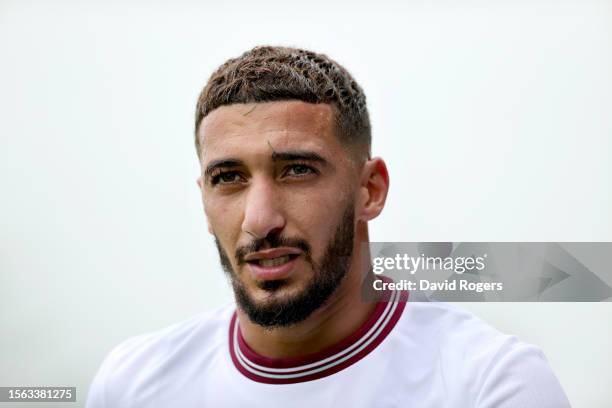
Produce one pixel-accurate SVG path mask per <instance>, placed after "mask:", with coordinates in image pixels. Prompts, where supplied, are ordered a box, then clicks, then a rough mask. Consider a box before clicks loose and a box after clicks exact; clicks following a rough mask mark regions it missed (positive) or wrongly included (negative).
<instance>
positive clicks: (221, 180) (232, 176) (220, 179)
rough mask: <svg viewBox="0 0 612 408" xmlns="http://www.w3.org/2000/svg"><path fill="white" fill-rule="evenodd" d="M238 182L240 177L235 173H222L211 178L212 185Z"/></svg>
mask: <svg viewBox="0 0 612 408" xmlns="http://www.w3.org/2000/svg"><path fill="white" fill-rule="evenodd" d="M239 181H240V175H239V174H238V172H235V171H224V172H221V173H219V174H217V175H215V176H213V178H212V180H211V182H212V184H233V183H237V182H239Z"/></svg>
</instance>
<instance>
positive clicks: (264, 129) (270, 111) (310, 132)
mask: <svg viewBox="0 0 612 408" xmlns="http://www.w3.org/2000/svg"><path fill="white" fill-rule="evenodd" d="M334 117H335V116H334V110H333V109H332V107H331V105H329V104H312V103H307V102H302V101H282V102H265V103H249V104H233V105H228V106H222V107H219V108H217V109H215V110H214V111H212V112H211V113H210V114H208V115H207V116H206V117H205V118H204V120H203V121H202V123H201V124H200V128H199V129H198V138H199V140H200V146H201V149H202V152H201V153H202V160H203V161H208V160H211V159H213V158H214V157H211V156H218V155H224V154H226V155H227V154H229V155H234V156H240V155H244V154H251V153H253V154H254V153H257V152H259V151H261V150H262V149H264V150H265V151H266V152H267V153H269V152H270V148H273V149H281V148H287V149H295V148H299V149H312V150H317V151H328V152H330V151H331V152H333V151H336V150H338V149H341V145H340V142H339V140H338V138H337V137H336V135H335V126H334Z"/></svg>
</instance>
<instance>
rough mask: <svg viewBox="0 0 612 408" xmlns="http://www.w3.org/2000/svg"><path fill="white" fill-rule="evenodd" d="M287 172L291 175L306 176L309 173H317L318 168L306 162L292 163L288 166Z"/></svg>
mask: <svg viewBox="0 0 612 408" xmlns="http://www.w3.org/2000/svg"><path fill="white" fill-rule="evenodd" d="M285 174H286V175H288V176H290V177H291V176H293V177H304V176H307V175H309V174H316V170H315V169H313V168H312V167H310V166H308V165H306V164H292V165H291V166H288V168H287V171H286V172H285Z"/></svg>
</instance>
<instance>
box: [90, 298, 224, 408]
mask: <svg viewBox="0 0 612 408" xmlns="http://www.w3.org/2000/svg"><path fill="white" fill-rule="evenodd" d="M233 312H234V305H233V303H232V304H226V305H223V306H221V307H218V308H216V309H213V310H211V311H208V312H205V313H200V314H198V315H196V316H193V317H191V318H189V319H186V320H184V321H182V322H179V323H176V324H173V325H171V326H168V327H166V328H163V329H161V330H157V331H154V332H150V333H146V334H141V335H137V336H133V337H130V338H128V339H126V340H124V341H122V342H121V343H119V344H118V345H116V346H115V347H113V348H112V349H111V351H110V352H109V353H108V354H107V355H106V357H105V359H104V361H103V362H102V364H101V366H100V368H99V369H98V372H97V374H96V376H95V378H94V380H93V382H92V384H91V386H90V389H89V392H88V398H87V405H86V406H87V407H88V408H98V407H106V406H111V405H112V403H111V402H112V401H117V400H120V399H122V397H124V395H121V394H124V393H126V392H128V390H129V389H134V388H137V387H138V384H137V383H140V384H142V383H146V382H149V381H152V380H153V381H156V380H159V379H160V377H166V376H171V375H173V374H175V373H177V372H181V371H186V370H187V371H188V370H189V369H190V367H191V366H192V365H194V364H200V365H201V364H206V361H207V360H210V359H212V358H214V356H215V354H216V353H217V352H218V350H219V349H220V348H222V347H224V346H225V344H226V343H227V336H228V331H227V330H228V325H229V321H230V319H231V315H232V313H233Z"/></svg>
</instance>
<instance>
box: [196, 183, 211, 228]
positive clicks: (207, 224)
mask: <svg viewBox="0 0 612 408" xmlns="http://www.w3.org/2000/svg"><path fill="white" fill-rule="evenodd" d="M196 183H197V184H198V187H200V193H201V194H202V197H204V181H203V180H202V176H200V177H198V178H197V180H196ZM204 215H205V216H206V227H207V228H208V232H209V233H210V234H211V235H214V233H213V229H212V226H211V225H210V221H209V220H208V214H206V208H204Z"/></svg>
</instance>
